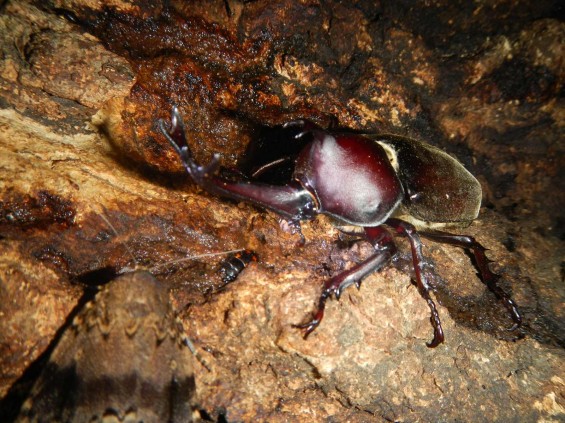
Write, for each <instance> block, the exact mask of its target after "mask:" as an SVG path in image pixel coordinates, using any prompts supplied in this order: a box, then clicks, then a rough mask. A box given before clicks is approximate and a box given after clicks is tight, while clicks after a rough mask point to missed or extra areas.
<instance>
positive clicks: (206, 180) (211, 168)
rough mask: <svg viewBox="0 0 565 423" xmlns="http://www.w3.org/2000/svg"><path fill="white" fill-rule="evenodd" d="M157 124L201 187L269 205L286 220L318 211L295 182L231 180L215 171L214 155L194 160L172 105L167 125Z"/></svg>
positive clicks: (216, 165)
mask: <svg viewBox="0 0 565 423" xmlns="http://www.w3.org/2000/svg"><path fill="white" fill-rule="evenodd" d="M159 127H160V129H161V132H162V133H163V135H164V136H165V138H167V140H168V141H169V143H170V144H171V146H172V147H173V148H174V149H175V151H176V152H177V154H178V155H179V157H180V159H181V161H182V164H183V166H184V167H185V169H186V171H187V172H188V174H189V175H190V177H191V178H192V180H193V181H194V182H195V183H196V184H198V185H199V186H200V187H202V188H203V189H204V190H205V191H208V192H210V193H211V194H215V195H218V196H221V197H226V198H231V199H233V200H237V201H245V202H250V203H252V204H255V205H257V206H260V207H264V208H267V209H270V210H272V211H274V212H275V213H278V214H280V215H281V216H283V217H285V218H287V219H289V220H295V221H298V220H304V219H311V218H313V217H314V216H316V214H318V205H317V204H316V200H315V199H314V197H313V196H312V194H310V193H309V192H308V191H307V190H306V189H304V188H303V187H302V186H301V185H300V184H299V183H298V182H292V183H289V184H287V185H284V186H276V185H268V184H262V183H259V182H249V181H236V182H234V181H231V180H228V179H224V178H221V177H220V176H218V175H216V171H217V170H218V167H219V162H218V160H219V159H218V156H217V155H215V156H214V157H213V159H212V160H211V161H210V163H208V164H207V165H205V166H202V165H199V164H198V163H196V161H195V160H194V157H193V155H192V152H191V151H190V148H189V146H188V143H187V140H186V135H185V130H184V124H183V122H182V118H181V116H180V114H179V111H178V109H177V108H176V107H173V111H172V116H171V125H170V128H169V129H167V127H166V125H165V123H164V122H163V121H162V120H161V121H159Z"/></svg>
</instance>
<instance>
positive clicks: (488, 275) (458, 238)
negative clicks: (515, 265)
mask: <svg viewBox="0 0 565 423" xmlns="http://www.w3.org/2000/svg"><path fill="white" fill-rule="evenodd" d="M420 235H422V236H423V237H425V238H428V239H431V240H432V241H435V242H441V243H444V244H450V245H455V246H457V247H461V248H464V249H466V250H470V251H471V252H472V253H473V256H474V257H475V263H476V266H477V268H478V269H479V275H480V279H481V281H482V282H483V283H484V284H485V285H486V286H487V287H488V289H490V290H491V291H492V292H493V293H494V295H496V297H497V298H498V299H499V300H500V301H501V302H502V304H504V306H505V307H506V308H507V309H508V311H509V312H510V315H511V317H512V320H513V321H514V326H513V327H512V328H510V330H514V329H517V328H518V327H520V325H521V324H522V316H521V315H520V312H519V311H518V306H517V305H516V303H515V302H514V301H513V300H512V298H510V296H509V295H508V294H507V293H506V292H504V291H503V290H502V289H501V288H500V287H499V286H498V285H497V281H498V279H500V276H499V275H497V274H496V273H493V272H492V271H491V270H490V269H489V267H488V264H489V262H490V260H489V259H488V258H487V257H486V255H485V251H486V250H487V249H486V248H485V247H483V246H482V245H481V244H479V243H478V242H477V241H476V240H475V238H473V237H472V236H468V235H456V234H451V233H448V232H439V231H438V232H420Z"/></svg>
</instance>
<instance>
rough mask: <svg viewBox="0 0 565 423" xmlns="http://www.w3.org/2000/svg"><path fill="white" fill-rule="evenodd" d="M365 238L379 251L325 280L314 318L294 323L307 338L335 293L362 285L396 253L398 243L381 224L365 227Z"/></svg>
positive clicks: (320, 319) (336, 294) (338, 294)
mask: <svg viewBox="0 0 565 423" xmlns="http://www.w3.org/2000/svg"><path fill="white" fill-rule="evenodd" d="M365 238H366V239H367V241H369V242H370V243H371V244H372V245H373V246H374V247H375V249H376V250H377V252H376V253H375V254H373V255H372V256H371V257H369V258H368V259H367V260H365V261H364V262H362V263H359V264H357V265H355V266H353V267H352V268H351V269H349V270H346V271H344V272H342V273H340V274H338V275H336V276H334V277H333V278H331V279H328V280H326V281H325V282H324V287H323V289H322V294H321V295H320V298H319V300H318V308H317V309H316V312H315V313H314V316H313V317H312V319H311V320H310V321H308V322H306V323H302V324H299V325H293V326H294V327H295V328H298V329H304V338H305V339H306V338H307V337H308V335H309V334H310V333H312V332H313V331H314V330H315V329H316V328H317V327H318V325H319V324H320V322H321V321H322V318H323V317H324V310H325V308H326V301H327V299H328V298H330V297H331V296H332V295H334V296H335V297H336V298H337V299H339V297H340V296H341V293H342V292H343V291H344V290H345V289H346V288H347V287H349V286H350V285H355V286H357V288H359V287H360V286H361V281H362V280H363V278H364V277H365V276H367V275H369V274H370V273H373V272H376V271H377V270H379V269H380V268H381V267H383V266H384V265H385V264H387V263H389V262H390V260H391V259H392V257H393V256H394V254H396V245H395V244H394V240H393V238H392V236H391V234H390V233H389V232H388V231H387V230H386V229H385V228H383V227H381V226H377V227H367V228H365Z"/></svg>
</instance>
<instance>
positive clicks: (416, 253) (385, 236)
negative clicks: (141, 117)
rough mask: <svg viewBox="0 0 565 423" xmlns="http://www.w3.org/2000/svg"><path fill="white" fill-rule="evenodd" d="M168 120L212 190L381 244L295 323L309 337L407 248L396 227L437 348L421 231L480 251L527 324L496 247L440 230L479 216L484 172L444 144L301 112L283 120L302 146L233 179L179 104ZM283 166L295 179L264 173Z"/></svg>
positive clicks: (183, 153)
mask: <svg viewBox="0 0 565 423" xmlns="http://www.w3.org/2000/svg"><path fill="white" fill-rule="evenodd" d="M159 125H160V129H161V132H162V133H163V135H164V136H165V137H166V138H167V140H168V141H169V143H170V144H171V145H172V146H173V148H174V149H175V150H176V152H177V154H178V155H179V156H180V159H181V161H182V164H183V165H184V167H185V169H186V171H187V172H188V174H189V175H190V177H191V178H192V180H193V181H194V182H195V183H196V184H198V185H199V186H200V187H202V188H203V189H204V190H206V191H208V192H209V193H211V194H215V195H218V196H221V197H226V198H230V199H234V200H238V201H245V202H249V203H252V204H255V205H257V206H260V207H263V208H266V209H270V210H272V211H274V212H275V213H278V214H279V215H281V216H282V217H284V218H285V219H287V220H289V221H290V222H292V223H294V224H295V225H298V227H299V223H298V222H299V221H301V220H308V219H313V218H314V217H316V215H318V214H326V215H329V216H332V217H333V218H335V219H337V220H338V221H341V222H345V223H347V224H350V225H355V226H359V227H361V228H363V235H364V238H365V239H366V240H367V241H368V242H370V243H371V244H372V245H373V247H374V248H375V250H376V251H375V253H374V255H372V256H371V257H369V258H368V259H367V260H365V261H363V262H362V263H359V264H357V265H355V266H354V267H353V268H351V269H349V270H346V271H344V272H343V273H341V274H338V275H336V276H334V277H332V278H331V279H329V280H327V281H325V283H324V286H323V290H322V294H321V296H320V298H319V301H318V307H317V310H316V312H315V313H314V316H313V318H312V319H311V320H309V321H307V322H306V323H303V324H300V325H295V327H297V328H301V329H303V330H304V336H305V337H307V336H308V335H309V334H310V333H311V332H312V331H313V330H314V329H316V327H317V326H318V325H319V324H320V322H321V320H322V318H323V316H324V309H325V305H326V300H327V299H328V298H329V297H331V296H332V295H335V297H336V298H337V299H339V297H340V295H341V293H342V292H343V290H344V289H345V288H347V287H348V286H350V285H352V284H355V285H356V286H357V287H359V286H360V283H361V280H362V279H363V278H364V277H365V276H367V275H368V274H370V273H372V272H374V271H377V270H379V269H380V268H382V267H383V266H384V265H385V264H387V263H389V262H390V261H391V260H392V259H393V258H394V257H395V255H396V254H397V247H396V245H395V243H394V240H393V236H392V234H391V232H389V229H387V227H389V228H391V229H392V230H393V231H394V232H395V233H397V234H399V235H402V236H405V237H407V238H408V240H409V242H410V246H411V253H412V262H413V266H414V270H415V284H416V286H417V288H418V292H419V293H420V295H421V296H422V297H423V298H424V299H425V300H426V302H427V304H428V306H429V308H430V310H431V317H430V321H431V324H432V326H433V329H434V337H433V339H432V341H431V342H429V343H427V345H428V346H429V347H436V346H437V345H439V344H440V343H442V342H443V341H444V335H443V329H442V327H441V321H440V318H439V314H438V312H437V309H436V306H435V303H434V301H433V300H432V298H431V297H430V284H429V282H428V278H429V275H428V274H427V272H426V269H425V264H426V263H425V260H424V257H423V255H422V242H421V239H420V236H421V237H425V238H427V239H430V240H432V241H435V242H441V243H447V244H451V245H455V246H458V247H461V248H464V249H467V250H469V251H470V252H472V254H473V256H474V258H475V262H476V263H475V264H476V266H477V268H478V270H479V275H480V278H481V280H482V282H483V283H484V284H485V285H486V286H487V287H488V288H489V289H490V290H491V291H492V292H493V293H494V294H495V295H496V296H497V297H498V299H499V300H500V301H501V302H502V303H503V304H504V306H505V307H506V308H507V309H508V311H509V312H510V314H511V317H512V319H513V320H514V322H515V325H514V328H516V327H518V326H519V325H520V324H521V320H522V319H521V316H520V313H519V312H518V307H517V306H516V304H515V302H514V301H513V300H512V299H511V298H510V297H509V296H508V295H507V294H506V293H505V292H504V291H503V290H502V289H501V288H500V287H499V286H498V285H497V280H498V278H499V276H498V275H496V274H494V273H493V272H492V271H491V270H490V269H489V266H488V263H489V260H488V259H487V257H486V255H485V250H486V249H485V248H484V247H483V246H482V245H481V244H479V243H478V242H477V241H476V240H475V239H474V238H473V237H470V236H465V235H456V234H452V233H448V232H440V231H438V230H435V229H436V228H438V227H442V226H446V225H447V224H469V223H470V222H471V221H473V220H474V219H475V218H476V217H477V215H478V212H479V208H480V204H481V195H482V191H481V186H480V184H479V182H478V181H477V180H476V179H475V177H474V176H473V175H471V173H469V172H468V171H467V170H466V169H465V168H464V167H463V165H462V164H461V163H459V162H458V161H457V160H456V159H454V158H453V157H451V156H450V155H448V154H447V153H445V152H443V151H441V150H440V149H438V148H436V147H433V146H431V145H429V144H426V143H423V142H419V141H416V140H413V139H409V138H405V137H401V136H396V135H360V134H356V133H352V132H345V131H344V132H332V131H326V130H324V129H322V128H320V127H319V126H317V125H315V124H314V123H312V122H309V121H293V122H290V123H287V124H286V125H283V129H286V130H288V131H290V133H292V134H293V135H292V136H290V137H289V139H288V140H287V143H288V144H290V145H293V147H291V148H290V150H294V151H293V152H292V154H290V155H287V156H284V157H280V158H272V160H271V159H269V160H268V161H267V162H265V163H262V164H260V165H259V166H258V167H256V168H255V170H254V171H253V172H251V173H252V178H253V179H248V180H241V179H244V178H241V179H240V180H233V179H234V178H227V177H223V176H221V175H220V174H219V172H218V170H219V157H218V155H217V154H216V155H215V156H214V157H213V159H212V160H211V162H210V163H209V164H207V165H205V166H202V165H199V164H198V163H197V162H196V161H195V160H194V157H193V155H192V152H191V150H190V148H189V146H188V143H187V140H186V135H185V130H184V125H183V122H182V119H181V116H180V114H179V112H178V110H177V108H176V107H174V108H173V112H172V117H171V124H170V128H167V125H166V124H165V123H164V122H163V121H162V120H160V121H159ZM293 143H294V144H293ZM297 146H298V147H297ZM283 165H284V166H283ZM280 166H283V167H285V166H286V167H288V168H289V169H291V170H292V173H291V180H290V181H288V182H287V183H286V184H283V185H275V184H272V183H265V182H260V181H258V180H257V179H260V177H261V176H262V175H266V174H268V173H270V172H271V171H272V170H273V169H274V168H277V167H280ZM416 227H419V228H424V229H429V230H427V231H426V230H424V231H417V230H416ZM431 229H433V230H431Z"/></svg>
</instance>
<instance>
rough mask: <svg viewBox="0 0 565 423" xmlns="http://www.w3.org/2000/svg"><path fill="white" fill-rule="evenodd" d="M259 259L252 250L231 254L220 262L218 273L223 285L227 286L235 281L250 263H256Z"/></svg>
mask: <svg viewBox="0 0 565 423" xmlns="http://www.w3.org/2000/svg"><path fill="white" fill-rule="evenodd" d="M258 259H259V258H258V256H257V254H255V252H254V251H252V250H248V249H245V250H242V251H238V252H236V253H233V254H231V255H230V256H229V257H228V258H226V259H225V260H223V261H222V263H221V264H220V266H219V270H218V272H219V273H220V277H221V278H222V282H223V283H224V284H228V283H230V282H233V281H235V280H236V279H237V277H238V276H239V274H240V273H241V272H242V271H243V269H245V268H246V267H247V266H248V265H249V263H251V262H252V261H257V260H258Z"/></svg>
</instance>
